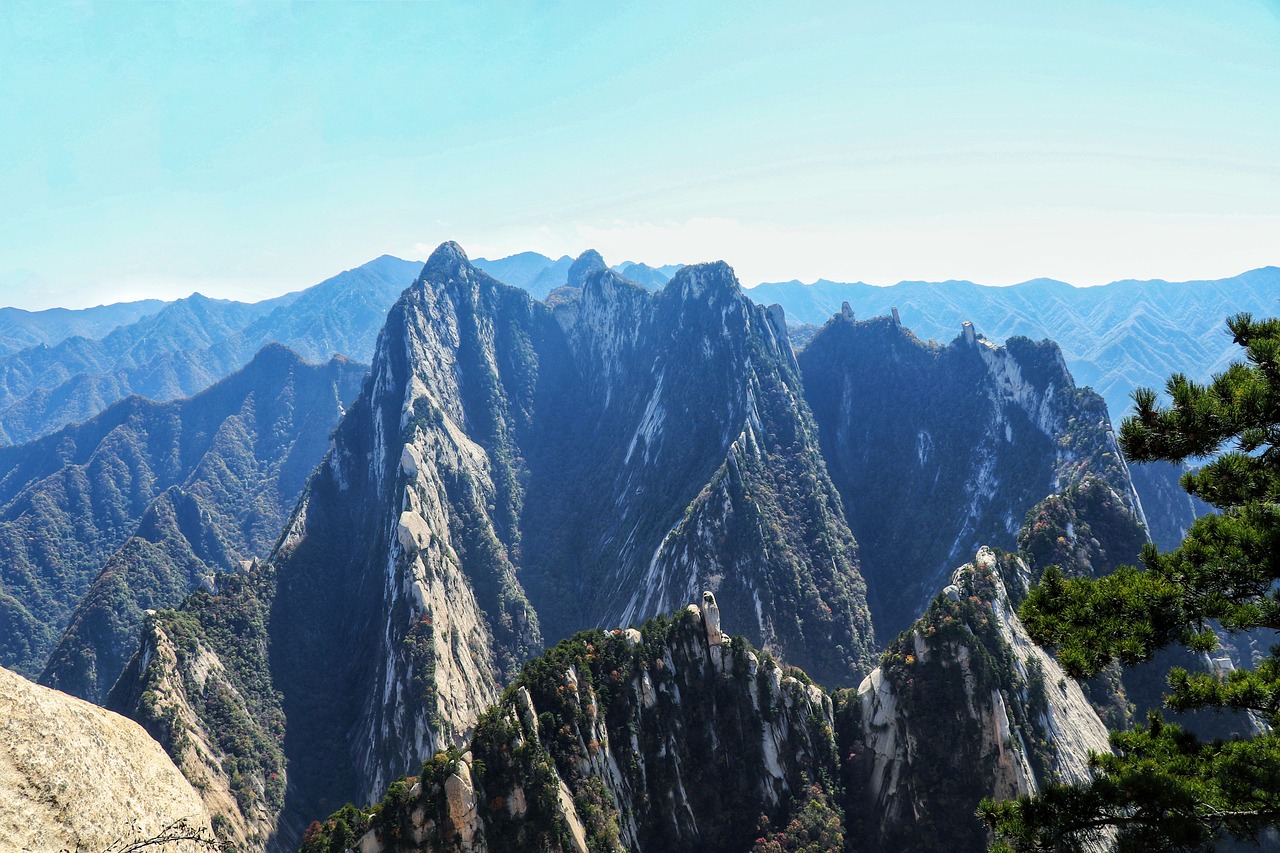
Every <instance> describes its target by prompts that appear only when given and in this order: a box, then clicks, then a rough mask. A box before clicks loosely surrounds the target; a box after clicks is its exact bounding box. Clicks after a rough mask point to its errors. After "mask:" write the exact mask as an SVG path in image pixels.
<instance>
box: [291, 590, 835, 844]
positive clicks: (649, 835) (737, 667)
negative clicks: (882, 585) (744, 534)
mask: <svg viewBox="0 0 1280 853" xmlns="http://www.w3.org/2000/svg"><path fill="white" fill-rule="evenodd" d="M718 615H719V607H718V605H717V604H716V601H715V598H714V596H712V595H711V594H710V593H707V594H706V595H705V596H704V598H703V607H702V608H701V609H700V608H699V607H697V606H696V605H691V606H689V607H688V608H687V609H685V610H683V611H680V612H679V613H677V614H676V615H675V616H674V617H673V618H671V619H667V618H665V617H660V618H656V619H653V620H651V621H649V622H648V623H646V624H645V625H644V627H643V628H641V629H639V630H637V629H634V628H633V629H627V630H625V631H619V630H615V631H611V632H604V631H598V630H597V631H589V632H585V633H582V634H578V635H576V636H575V637H573V638H572V639H570V640H566V641H564V642H562V643H560V644H559V645H557V646H556V647H554V648H553V649H551V650H549V651H548V653H547V654H546V655H544V656H543V657H541V658H539V659H537V660H535V661H533V662H531V663H530V664H529V665H528V666H527V667H526V668H525V670H524V672H523V673H522V674H521V675H520V677H519V678H518V679H517V680H516V681H515V682H514V683H513V684H512V685H511V687H510V688H509V689H508V690H507V691H506V692H505V693H504V694H503V698H502V701H501V702H500V703H499V704H498V705H496V706H495V707H494V708H493V709H491V710H490V711H488V712H486V714H485V715H484V717H483V718H482V719H481V721H480V723H479V725H477V727H476V731H475V735H474V737H473V738H472V740H471V742H470V743H469V744H467V745H466V751H465V752H458V751H451V752H447V753H441V754H439V755H436V756H435V757H433V758H432V760H431V761H429V762H427V764H426V766H425V767H424V768H423V770H422V775H421V777H419V778H416V779H409V780H405V781H401V782H397V783H396V784H395V785H393V786H392V789H391V790H390V791H389V792H388V794H387V796H386V798H385V799H384V800H383V801H382V803H381V804H379V805H377V806H375V807H374V808H372V809H365V810H357V809H351V808H348V809H344V810H343V811H342V812H339V813H337V814H335V815H334V816H333V817H332V818H331V819H330V820H328V821H326V822H325V823H319V822H317V823H316V824H313V826H312V828H311V829H310V830H309V832H308V841H307V844H306V845H305V846H304V849H305V850H309V851H311V850H314V851H321V850H326V851H327V850H338V849H344V848H345V847H351V848H356V849H360V850H363V851H405V850H455V849H456V850H473V851H484V850H493V851H500V850H535V849H540V850H573V851H583V853H585V851H587V850H589V849H590V850H623V849H627V850H635V851H645V850H652V851H660V850H713V851H719V850H723V851H741V850H746V849H747V848H748V847H749V846H750V845H751V842H752V839H753V838H755V837H756V836H757V835H758V834H759V832H760V826H761V823H762V822H761V819H762V818H766V819H768V820H769V821H771V822H772V823H773V824H775V825H782V826H785V825H786V821H787V819H788V817H789V816H790V815H791V814H792V813H793V812H794V811H795V807H796V805H797V803H798V801H799V798H800V795H801V794H802V793H803V792H804V789H805V787H806V786H807V785H808V784H809V782H811V781H812V782H817V781H819V780H827V781H829V780H831V779H834V778H835V777H836V774H837V768H838V764H837V757H836V754H835V741H834V734H833V725H834V720H833V716H832V713H833V709H832V701H831V699H830V697H828V696H827V695H826V694H824V693H823V692H822V691H821V690H820V689H818V688H817V687H814V686H812V685H809V684H806V683H804V682H801V681H798V680H796V678H794V677H791V676H789V675H787V674H784V672H783V670H782V669H781V668H779V667H778V665H777V664H775V663H774V662H773V661H772V660H771V659H770V658H768V657H767V656H766V657H764V658H763V659H762V658H761V657H760V655H759V654H758V653H757V652H755V651H753V650H752V649H751V648H750V647H749V646H748V645H747V644H746V643H745V642H744V641H743V640H742V639H741V638H733V639H731V638H730V637H728V636H727V635H724V634H722V633H721V632H720V631H719V629H718V627H717V622H718Z"/></svg>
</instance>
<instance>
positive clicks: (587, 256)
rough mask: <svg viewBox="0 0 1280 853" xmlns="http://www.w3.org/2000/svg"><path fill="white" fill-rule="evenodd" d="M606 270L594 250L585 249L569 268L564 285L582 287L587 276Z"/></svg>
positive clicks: (601, 259)
mask: <svg viewBox="0 0 1280 853" xmlns="http://www.w3.org/2000/svg"><path fill="white" fill-rule="evenodd" d="M608 268H609V267H608V265H606V264H605V262H604V258H602V257H601V256H600V253H599V252H597V251H596V250H595V249H587V250H586V251H585V252H583V253H582V254H581V255H578V259H577V260H576V261H574V262H573V265H572V266H571V267H569V278H568V280H567V281H566V284H568V285H569V287H582V283H583V282H584V281H586V278H587V276H588V275H590V274H591V273H593V272H598V271H600V270H604V269H608Z"/></svg>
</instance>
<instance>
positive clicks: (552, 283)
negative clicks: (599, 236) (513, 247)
mask: <svg viewBox="0 0 1280 853" xmlns="http://www.w3.org/2000/svg"><path fill="white" fill-rule="evenodd" d="M588 253H592V254H595V255H596V257H599V254H598V253H596V252H595V250H593V249H588V250H587V252H584V253H583V254H584V255H585V254H588ZM472 263H473V264H474V265H475V267H476V269H480V270H483V271H484V272H487V273H488V274H489V275H491V276H493V277H494V278H496V279H497V280H498V281H500V282H502V283H503V284H509V285H511V286H512V287H518V288H520V289H522V290H527V291H528V292H529V293H530V294H532V295H533V297H534V298H535V299H546V298H547V294H549V293H550V292H551V291H553V290H555V289H556V288H557V287H563V286H564V285H565V284H566V283H568V279H569V268H570V267H571V266H573V263H574V259H573V258H571V257H569V256H568V255H565V256H563V257H561V258H560V259H558V260H554V261H553V260H551V259H550V258H548V257H547V256H546V255H540V254H538V253H537V252H521V253H520V254H518V255H511V256H510V257H507V258H499V259H498V260H496V261H490V260H487V259H485V258H477V259H476V260H475V261H473V262H472ZM682 266H684V265H683V264H667V265H666V266H661V267H651V266H649V265H648V264H642V263H636V262H635V261H623V262H622V263H620V264H615V265H614V266H612V267H609V269H611V270H613V271H614V272H616V273H619V274H621V275H622V276H624V277H626V278H628V279H630V280H631V281H634V282H635V283H636V284H639V285H643V286H644V287H645V288H647V289H648V290H658V289H659V288H661V287H662V286H663V285H665V284H666V283H667V282H668V281H670V280H671V277H672V276H673V275H675V274H676V273H677V272H679V270H680V268H681V267H682Z"/></svg>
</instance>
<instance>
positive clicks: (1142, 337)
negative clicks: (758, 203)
mask: <svg viewBox="0 0 1280 853" xmlns="http://www.w3.org/2000/svg"><path fill="white" fill-rule="evenodd" d="M748 295H750V296H751V298H752V299H754V300H755V301H756V302H759V303H761V304H764V305H768V304H772V303H777V304H779V305H781V306H782V307H783V308H784V309H786V312H787V319H788V320H789V321H790V322H792V323H817V324H821V323H823V322H825V321H826V320H827V319H828V318H829V317H831V316H832V315H833V314H835V313H838V312H839V311H840V306H841V303H843V302H848V303H849V306H850V308H851V309H852V310H853V312H854V313H855V314H856V315H857V316H859V317H873V316H883V315H887V314H889V312H890V310H891V309H892V308H894V307H897V309H898V312H899V315H900V316H901V318H902V322H903V324H904V325H906V326H909V327H910V328H912V329H914V330H915V332H916V333H917V334H918V335H919V336H920V337H921V338H925V339H928V338H934V339H936V340H938V341H939V342H944V343H945V342H947V341H950V340H951V339H952V338H954V337H955V336H956V334H957V333H958V332H959V330H960V324H961V323H962V322H963V321H965V320H969V321H972V322H973V324H974V325H975V326H977V328H978V330H979V331H980V332H982V333H983V334H985V335H986V336H987V337H988V338H991V339H992V340H1005V339H1007V338H1009V337H1012V336H1015V335H1022V336H1024V337H1028V338H1032V339H1033V340H1041V339H1044V338H1048V339H1050V340H1052V341H1055V342H1056V343H1057V344H1058V346H1060V347H1061V348H1062V354H1063V356H1064V357H1065V358H1066V361H1067V365H1068V367H1070V368H1071V373H1072V375H1073V376H1074V377H1075V380H1076V382H1078V383H1079V384H1081V385H1089V386H1091V387H1092V388H1093V389H1094V390H1095V391H1097V392H1098V393H1099V394H1101V395H1102V396H1103V398H1104V399H1105V400H1106V401H1107V409H1108V410H1109V411H1110V413H1111V417H1112V419H1113V420H1115V421H1117V422H1118V421H1119V420H1120V419H1121V418H1122V417H1124V415H1125V413H1126V412H1127V411H1128V410H1129V407H1130V399H1129V395H1130V394H1131V393H1132V392H1133V389H1134V388H1137V387H1141V386H1147V387H1154V388H1157V389H1161V388H1163V387H1164V382H1165V380H1166V379H1167V378H1168V377H1169V376H1170V375H1171V374H1173V373H1178V372H1182V373H1186V374H1187V375H1188V376H1190V377H1191V378H1193V379H1197V380H1204V379H1207V378H1208V377H1209V376H1210V374H1212V373H1213V372H1214V371H1217V370H1220V369H1222V368H1223V367H1225V366H1226V365H1227V363H1229V362H1230V360H1231V359H1232V358H1233V357H1234V355H1235V352H1238V350H1236V349H1235V347H1233V345H1232V343H1231V338H1230V337H1229V335H1228V333H1227V328H1226V324H1225V323H1224V320H1225V319H1226V318H1227V317H1228V316H1230V315H1231V314H1235V313H1237V312H1240V311H1250V312H1252V313H1254V314H1257V315H1265V316H1274V315H1275V314H1277V313H1280V268H1277V267H1263V268H1262V269H1257V270H1253V271H1251V272H1247V273H1243V274H1241V275H1238V276H1235V277H1233V278H1225V279H1219V280H1216V281H1185V282H1167V281H1118V282H1114V283H1112V284H1108V285H1103V286H1101V287H1072V286H1071V285H1068V284H1064V283H1063V282H1060V281H1052V280H1050V279H1036V280H1034V281H1028V282H1024V283H1023V284H1017V285H1013V286H1011V287H988V286H983V285H978V284H974V283H973V282H969V281H945V282H923V281H904V282H901V283H899V284H896V285H893V286H892V287H874V286H872V285H868V284H862V283H854V284H842V283H839V282H833V281H825V280H823V281H818V282H816V283H814V284H808V285H806V284H801V283H800V282H798V281H789V282H780V283H772V284H762V285H759V286H758V287H755V288H752V289H751V290H749V291H748Z"/></svg>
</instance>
